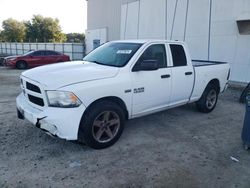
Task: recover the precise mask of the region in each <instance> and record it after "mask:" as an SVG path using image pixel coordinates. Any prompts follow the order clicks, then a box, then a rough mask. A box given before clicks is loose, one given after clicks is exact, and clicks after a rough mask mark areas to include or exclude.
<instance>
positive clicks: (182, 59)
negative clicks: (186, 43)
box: [170, 44, 187, 67]
mask: <svg viewBox="0 0 250 188" xmlns="http://www.w3.org/2000/svg"><path fill="white" fill-rule="evenodd" d="M170 49H171V53H172V58H173V65H174V67H180V66H186V65H187V58H186V54H185V51H184V48H183V46H182V45H177V44H170Z"/></svg>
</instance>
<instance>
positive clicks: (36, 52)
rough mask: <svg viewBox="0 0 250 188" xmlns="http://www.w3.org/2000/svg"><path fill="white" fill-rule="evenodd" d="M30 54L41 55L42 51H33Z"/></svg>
mask: <svg viewBox="0 0 250 188" xmlns="http://www.w3.org/2000/svg"><path fill="white" fill-rule="evenodd" d="M31 55H33V56H43V55H44V51H35V52H33V53H32V54H31Z"/></svg>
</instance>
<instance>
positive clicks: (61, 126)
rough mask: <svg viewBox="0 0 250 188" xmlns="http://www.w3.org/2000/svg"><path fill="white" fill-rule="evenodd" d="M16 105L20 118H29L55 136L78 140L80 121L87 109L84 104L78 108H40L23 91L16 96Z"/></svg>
mask: <svg viewBox="0 0 250 188" xmlns="http://www.w3.org/2000/svg"><path fill="white" fill-rule="evenodd" d="M16 105H17V110H18V117H19V118H20V119H27V120H28V121H29V122H31V123H32V124H33V125H36V126H37V127H38V128H40V129H42V130H44V131H46V132H49V133H50V134H52V135H54V136H58V137H60V138H63V139H66V140H77V137H78V128H79V125H80V121H81V118H82V115H83V113H84V111H85V109H86V108H85V106H84V105H80V106H79V107H77V108H54V107H45V108H44V109H43V110H40V109H37V108H35V107H33V106H31V105H30V104H29V102H28V101H27V99H26V98H25V97H24V95H23V94H22V93H21V94H20V95H19V96H18V97H17V98H16ZM22 117H23V118H22Z"/></svg>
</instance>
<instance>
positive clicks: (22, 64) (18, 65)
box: [16, 61, 28, 69]
mask: <svg viewBox="0 0 250 188" xmlns="http://www.w3.org/2000/svg"><path fill="white" fill-rule="evenodd" d="M27 67H28V65H27V63H26V62H25V61H18V62H17V63H16V68H17V69H27Z"/></svg>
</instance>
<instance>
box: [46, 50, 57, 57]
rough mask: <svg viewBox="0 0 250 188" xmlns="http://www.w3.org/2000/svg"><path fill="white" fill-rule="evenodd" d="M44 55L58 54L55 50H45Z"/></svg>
mask: <svg viewBox="0 0 250 188" xmlns="http://www.w3.org/2000/svg"><path fill="white" fill-rule="evenodd" d="M45 55H47V56H50V55H60V54H59V53H58V52H56V51H45Z"/></svg>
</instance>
